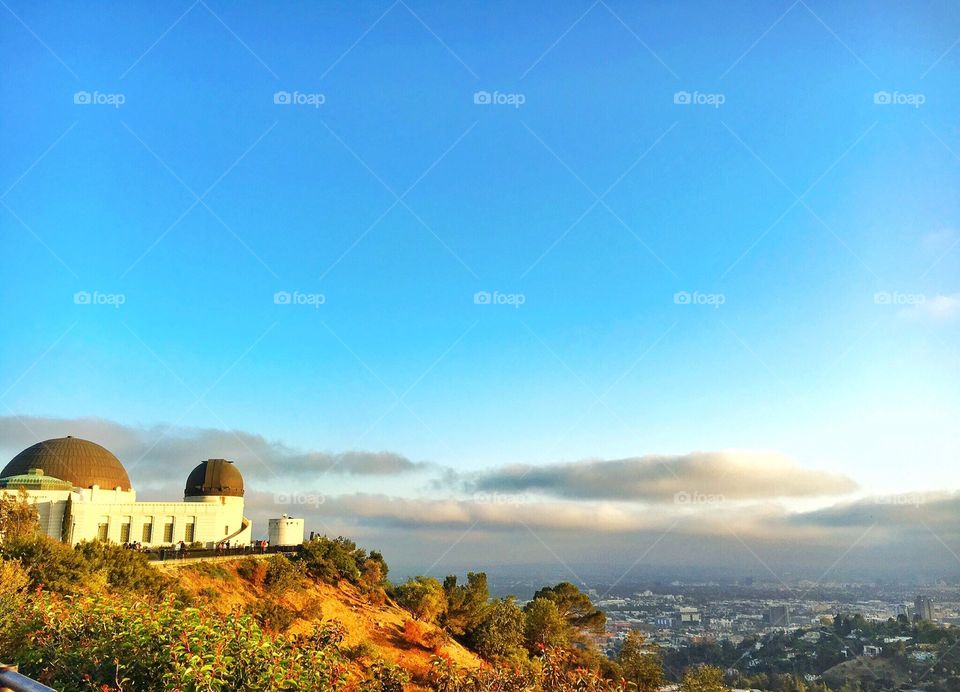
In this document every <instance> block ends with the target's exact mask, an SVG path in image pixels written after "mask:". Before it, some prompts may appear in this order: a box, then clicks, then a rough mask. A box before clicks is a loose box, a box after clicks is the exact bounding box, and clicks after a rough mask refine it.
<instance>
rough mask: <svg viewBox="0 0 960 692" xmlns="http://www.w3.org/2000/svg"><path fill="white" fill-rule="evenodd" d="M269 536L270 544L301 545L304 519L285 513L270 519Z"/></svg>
mask: <svg viewBox="0 0 960 692" xmlns="http://www.w3.org/2000/svg"><path fill="white" fill-rule="evenodd" d="M267 537H268V540H269V541H270V545H300V544H301V543H303V519H294V518H293V517H288V516H287V515H286V514H284V515H283V516H282V517H280V518H279V519H271V520H270V521H269V526H268V531H267Z"/></svg>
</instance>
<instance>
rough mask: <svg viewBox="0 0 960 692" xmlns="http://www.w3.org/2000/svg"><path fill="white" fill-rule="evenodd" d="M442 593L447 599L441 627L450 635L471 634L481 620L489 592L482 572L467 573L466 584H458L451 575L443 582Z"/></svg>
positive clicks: (488, 598) (485, 577)
mask: <svg viewBox="0 0 960 692" xmlns="http://www.w3.org/2000/svg"><path fill="white" fill-rule="evenodd" d="M443 591H444V593H445V594H446V597H447V608H446V613H444V616H443V627H444V629H446V630H447V631H448V632H450V634H453V635H455V636H462V635H464V634H467V633H468V632H472V631H473V630H474V629H476V627H477V626H478V625H479V624H480V622H481V621H482V620H483V618H484V615H485V614H486V609H487V603H488V602H489V601H490V590H489V588H488V587H487V575H486V573H484V572H469V573H467V583H466V584H458V583H457V577H456V575H453V574H451V575H450V576H448V577H447V578H446V579H444V580H443Z"/></svg>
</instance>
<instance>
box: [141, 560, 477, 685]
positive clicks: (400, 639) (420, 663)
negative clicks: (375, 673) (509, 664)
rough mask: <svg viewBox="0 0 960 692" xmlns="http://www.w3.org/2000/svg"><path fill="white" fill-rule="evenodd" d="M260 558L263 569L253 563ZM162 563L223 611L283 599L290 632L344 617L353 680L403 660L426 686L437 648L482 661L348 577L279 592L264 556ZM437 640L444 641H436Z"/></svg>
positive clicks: (459, 659)
mask: <svg viewBox="0 0 960 692" xmlns="http://www.w3.org/2000/svg"><path fill="white" fill-rule="evenodd" d="M255 564H256V565H258V566H259V567H261V568H262V569H256V568H254V569H251V568H252V567H254V565H255ZM159 569H161V570H162V571H164V572H166V573H167V574H169V575H171V576H173V577H175V578H176V579H177V581H178V582H179V584H180V585H181V586H182V587H183V588H184V590H185V591H186V592H187V593H189V594H190V595H192V596H194V597H195V598H196V599H197V600H198V601H199V602H203V603H205V604H209V607H210V608H212V609H214V610H217V611H218V612H223V613H225V612H229V611H230V610H233V609H241V610H243V609H248V608H251V609H256V608H257V607H258V606H261V605H262V604H266V603H271V604H272V603H279V604H280V605H281V606H283V607H284V608H285V609H287V610H288V612H290V613H291V615H292V616H293V617H292V621H291V622H290V624H289V627H286V628H284V629H285V631H286V632H289V633H290V634H306V633H309V632H310V631H311V630H312V629H313V627H314V626H315V625H317V624H320V623H322V622H327V621H331V620H336V621H338V622H340V624H341V625H343V628H344V638H343V645H344V647H345V651H347V652H353V658H354V660H353V661H352V669H351V673H352V675H351V677H352V681H353V682H357V681H358V680H359V678H360V673H361V671H362V670H364V669H366V668H368V667H369V665H370V664H371V663H373V662H374V661H376V660H378V659H383V660H384V661H386V662H388V663H392V664H396V665H399V666H400V667H402V668H403V669H404V670H406V671H407V672H408V673H409V674H410V677H411V680H412V681H413V682H414V683H417V684H418V685H419V686H420V687H422V688H423V689H427V688H426V686H425V685H426V675H427V673H428V671H429V669H430V661H431V658H432V657H433V656H434V655H435V654H442V655H443V656H446V657H449V658H450V659H451V660H452V661H453V662H454V663H455V664H457V665H458V666H460V667H464V668H477V667H479V666H480V664H481V661H480V659H479V658H478V657H477V656H476V655H475V654H473V653H472V652H470V651H468V650H467V649H465V648H464V647H463V646H461V645H460V644H458V643H457V642H455V641H454V640H452V639H451V638H450V637H448V636H447V635H445V634H444V633H443V632H442V631H441V629H440V628H439V627H437V626H435V625H431V624H426V623H419V622H418V623H415V625H413V629H414V630H419V633H418V634H415V635H414V636H413V637H411V636H410V634H409V632H405V626H406V627H408V628H409V627H411V626H410V625H408V624H407V623H409V622H411V621H412V619H413V618H412V617H411V615H410V613H409V612H407V611H406V610H404V609H403V608H400V607H399V606H397V605H396V604H395V603H393V602H392V601H391V600H389V599H386V600H385V602H384V603H383V604H378V603H377V602H376V601H377V600H379V599H378V598H377V597H376V596H374V597H371V596H368V595H366V594H364V593H362V592H361V591H360V589H359V588H358V587H356V586H354V585H353V584H350V583H348V582H346V581H340V582H339V583H338V584H337V585H332V584H327V583H324V582H321V581H317V580H315V579H312V578H309V577H307V578H303V579H300V580H299V584H297V585H296V586H295V587H294V588H290V589H287V590H285V591H284V592H283V593H282V594H280V595H277V594H275V593H271V592H270V590H269V589H268V588H267V587H266V586H265V585H264V576H265V572H266V569H265V561H263V560H256V561H254V559H253V558H238V559H234V560H223V561H217V562H215V563H211V562H207V563H195V564H188V565H183V566H178V565H176V564H172V563H165V564H162V565H160V566H159ZM380 598H382V597H380ZM434 642H440V645H439V646H431V644H433V643H434Z"/></svg>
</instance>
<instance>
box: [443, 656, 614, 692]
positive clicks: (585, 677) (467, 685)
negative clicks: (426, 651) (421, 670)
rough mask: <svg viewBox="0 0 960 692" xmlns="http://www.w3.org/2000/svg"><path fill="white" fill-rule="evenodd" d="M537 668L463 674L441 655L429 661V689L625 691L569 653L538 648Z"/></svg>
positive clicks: (471, 691)
mask: <svg viewBox="0 0 960 692" xmlns="http://www.w3.org/2000/svg"><path fill="white" fill-rule="evenodd" d="M541 654H542V659H541V660H542V664H541V665H540V666H539V667H523V668H520V667H510V666H499V667H489V666H484V667H482V668H481V669H480V670H475V671H467V670H463V669H460V668H458V667H457V666H455V665H454V664H453V662H452V661H451V660H450V659H449V658H447V657H445V656H436V657H434V659H433V665H432V670H431V673H430V688H431V689H432V690H440V691H441V692H467V691H469V692H474V691H476V692H479V691H480V690H485V691H486V690H489V691H493V692H520V691H529V692H534V691H540V690H543V691H545V692H613V691H614V690H622V689H625V687H624V685H622V684H621V683H619V682H615V681H610V680H606V679H604V678H603V676H601V675H600V674H599V673H598V672H597V671H594V670H588V669H586V668H582V667H579V666H577V665H576V664H575V662H574V660H573V657H572V655H571V652H570V651H567V650H563V649H557V648H552V647H547V648H544V649H542V651H541Z"/></svg>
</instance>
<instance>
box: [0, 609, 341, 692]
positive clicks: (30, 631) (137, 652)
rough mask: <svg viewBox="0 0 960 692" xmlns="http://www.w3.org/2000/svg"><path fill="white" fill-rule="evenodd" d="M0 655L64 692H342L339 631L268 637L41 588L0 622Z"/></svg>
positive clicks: (235, 617) (187, 614)
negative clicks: (173, 691)
mask: <svg viewBox="0 0 960 692" xmlns="http://www.w3.org/2000/svg"><path fill="white" fill-rule="evenodd" d="M0 618H2V620H0V657H2V658H3V659H4V660H8V661H15V662H17V663H18V664H19V665H20V670H21V672H23V673H24V674H26V675H29V676H31V677H34V678H36V679H39V680H40V681H42V682H44V683H45V684H47V685H51V686H54V687H56V688H57V689H64V690H80V689H91V688H93V687H96V688H97V689H101V690H105V691H106V690H147V689H192V690H197V689H204V690H234V689H339V688H341V687H342V686H343V684H344V678H345V672H344V667H343V664H342V662H341V658H340V655H339V652H338V649H337V647H338V645H339V641H340V637H341V636H342V635H341V634H340V633H339V632H338V631H337V630H335V629H329V630H321V629H318V630H315V631H314V632H313V633H312V634H311V635H310V636H306V637H284V636H282V635H271V634H269V633H267V632H265V631H264V630H262V629H261V627H260V626H259V625H258V624H257V622H256V620H255V619H254V618H253V617H252V616H251V615H248V614H238V613H231V614H226V615H222V614H217V613H216V612H212V611H204V610H201V609H198V608H192V607H185V608H184V607H180V606H179V605H178V604H177V602H176V601H174V600H173V599H172V598H167V599H164V600H160V601H151V600H144V599H142V598H129V597H126V596H119V595H112V594H106V595H105V594H96V595H82V596H60V595H58V594H52V593H48V592H44V591H38V592H36V593H34V594H32V595H31V596H30V598H29V599H27V600H26V601H25V603H24V604H23V607H22V608H21V609H20V612H18V613H17V616H16V617H12V616H11V615H9V614H3V615H0Z"/></svg>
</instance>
